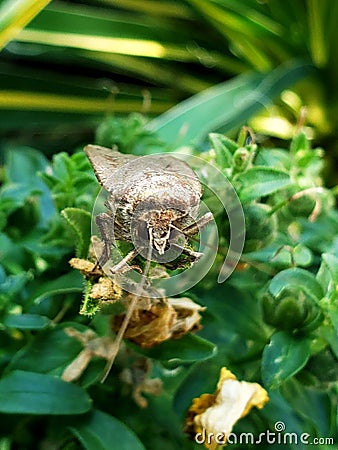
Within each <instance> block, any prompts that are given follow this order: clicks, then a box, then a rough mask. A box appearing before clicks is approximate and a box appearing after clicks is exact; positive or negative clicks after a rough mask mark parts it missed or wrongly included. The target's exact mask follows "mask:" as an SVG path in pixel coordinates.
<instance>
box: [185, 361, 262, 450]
mask: <svg viewBox="0 0 338 450" xmlns="http://www.w3.org/2000/svg"><path fill="white" fill-rule="evenodd" d="M268 400H269V397H268V394H267V392H266V390H265V389H263V388H262V386H260V385H259V384H258V383H250V382H247V381H238V380H237V378H236V377H235V375H234V374H233V373H231V372H230V371H229V370H228V369H226V368H225V367H223V368H222V369H221V373H220V378H219V381H218V384H217V391H216V395H213V396H212V397H210V394H203V395H202V396H201V397H199V398H198V399H194V400H193V403H192V406H191V407H190V409H189V411H188V414H187V420H186V431H187V432H188V433H189V434H190V435H192V434H193V432H195V440H196V441H197V442H199V443H203V444H204V446H205V447H206V448H208V449H210V450H214V449H216V448H217V446H219V445H220V444H221V445H226V441H227V438H228V436H229V434H230V433H231V431H232V429H233V427H234V425H235V423H236V422H237V421H238V420H239V419H240V418H242V417H244V416H246V415H247V414H248V413H249V411H250V410H251V408H252V407H254V406H255V407H256V408H259V409H260V408H263V406H264V405H265V404H266V402H267V401H268Z"/></svg>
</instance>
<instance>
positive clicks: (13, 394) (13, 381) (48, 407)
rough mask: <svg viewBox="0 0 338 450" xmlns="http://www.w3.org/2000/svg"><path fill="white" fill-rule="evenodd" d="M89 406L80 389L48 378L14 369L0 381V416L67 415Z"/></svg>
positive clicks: (84, 409) (86, 397)
mask: <svg viewBox="0 0 338 450" xmlns="http://www.w3.org/2000/svg"><path fill="white" fill-rule="evenodd" d="M51 350H52V349H51ZM90 407H91V399H90V398H89V396H88V394H87V393H86V392H85V391H84V390H82V389H81V388H80V387H78V386H75V385H74V384H71V383H67V382H65V381H62V380H60V379H58V378H55V377H52V376H50V375H43V374H40V373H35V372H23V371H21V370H16V371H14V372H11V373H10V374H9V375H7V376H5V377H4V378H2V379H1V380H0V412H2V413H6V414H47V415H69V414H83V413H85V412H87V411H88V410H89V409H90Z"/></svg>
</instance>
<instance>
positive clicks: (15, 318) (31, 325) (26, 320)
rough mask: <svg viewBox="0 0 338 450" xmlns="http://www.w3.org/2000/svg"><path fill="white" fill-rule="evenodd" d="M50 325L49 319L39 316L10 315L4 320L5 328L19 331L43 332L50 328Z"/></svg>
mask: <svg viewBox="0 0 338 450" xmlns="http://www.w3.org/2000/svg"><path fill="white" fill-rule="evenodd" d="M50 323H51V321H50V319H48V317H44V316H39V315H38V314H10V315H8V316H6V317H5V318H4V319H3V324H4V325H5V327H8V328H17V329H19V330H41V329H43V328H46V327H48V325H50Z"/></svg>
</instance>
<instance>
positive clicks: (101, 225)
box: [95, 213, 115, 267]
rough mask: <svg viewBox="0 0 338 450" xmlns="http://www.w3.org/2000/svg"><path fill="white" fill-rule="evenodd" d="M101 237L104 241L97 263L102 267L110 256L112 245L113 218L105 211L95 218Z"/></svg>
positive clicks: (113, 240)
mask: <svg viewBox="0 0 338 450" xmlns="http://www.w3.org/2000/svg"><path fill="white" fill-rule="evenodd" d="M95 221H96V224H97V227H98V229H99V232H100V235H101V239H102V241H103V243H104V248H103V252H102V254H101V255H100V257H99V258H98V264H99V265H100V266H101V267H103V266H104V265H105V264H106V262H107V261H109V259H110V257H111V247H112V245H114V242H115V239H114V220H113V219H112V217H111V216H110V215H109V214H107V213H101V214H98V215H97V216H96V218H95Z"/></svg>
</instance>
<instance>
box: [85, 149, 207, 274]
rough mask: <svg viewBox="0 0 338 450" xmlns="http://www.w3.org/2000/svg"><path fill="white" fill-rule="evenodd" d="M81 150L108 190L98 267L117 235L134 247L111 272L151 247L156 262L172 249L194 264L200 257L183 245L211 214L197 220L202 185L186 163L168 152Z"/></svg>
mask: <svg viewBox="0 0 338 450" xmlns="http://www.w3.org/2000/svg"><path fill="white" fill-rule="evenodd" d="M84 151H85V152H86V154H87V156H88V158H89V161H90V163H91V165H92V166H93V169H94V172H95V174H96V177H97V179H98V181H99V183H100V184H101V185H102V186H103V188H104V189H105V190H106V191H107V192H108V193H109V196H108V199H107V200H106V203H105V206H106V207H107V211H106V212H104V213H101V214H98V215H97V216H96V223H97V226H98V229H99V232H100V234H101V238H102V240H103V242H104V250H103V253H102V255H101V256H100V258H99V264H100V265H101V266H103V265H104V264H105V263H106V262H107V261H108V260H109V259H110V256H111V247H112V245H114V242H115V239H117V240H125V241H129V242H133V244H134V247H135V248H134V250H133V251H131V252H130V253H129V254H128V255H126V256H125V257H124V258H123V260H122V261H121V262H120V263H118V264H117V265H116V266H115V267H114V268H112V269H111V271H112V272H113V273H116V272H119V271H123V270H126V266H127V264H128V262H130V261H132V260H133V259H134V258H135V256H136V255H137V254H138V253H141V254H142V249H146V250H147V253H146V254H149V250H150V252H151V253H150V254H151V255H152V258H153V259H155V260H156V261H158V262H159V263H162V262H166V261H168V259H165V256H164V255H165V254H166V253H168V252H169V251H170V250H171V251H173V250H175V251H176V255H178V252H180V253H182V254H184V255H187V256H188V258H189V260H191V261H192V262H194V261H196V260H197V259H198V258H199V257H200V256H201V253H197V252H194V251H192V250H191V249H189V248H187V247H186V243H187V239H188V238H189V237H192V236H194V235H196V234H197V233H198V232H199V228H200V227H202V226H204V225H206V224H207V223H208V222H210V221H211V220H212V218H213V216H212V214H211V213H207V214H205V215H204V216H202V217H201V218H199V219H198V218H197V215H198V211H199V205H200V199H201V196H202V187H201V184H200V181H199V179H198V178H197V176H196V174H195V173H194V171H193V170H192V169H191V168H190V167H189V165H188V164H186V163H185V162H184V161H182V160H180V159H178V158H175V157H173V156H170V155H168V154H156V155H151V156H146V157H142V156H141V157H140V156H134V155H126V154H122V153H120V152H118V151H117V150H116V149H109V148H104V147H100V146H98V145H87V146H86V147H85V149H84ZM127 267H128V266H127Z"/></svg>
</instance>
